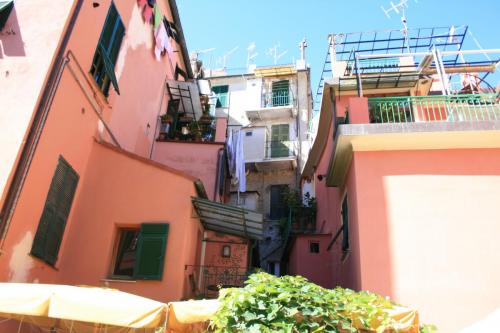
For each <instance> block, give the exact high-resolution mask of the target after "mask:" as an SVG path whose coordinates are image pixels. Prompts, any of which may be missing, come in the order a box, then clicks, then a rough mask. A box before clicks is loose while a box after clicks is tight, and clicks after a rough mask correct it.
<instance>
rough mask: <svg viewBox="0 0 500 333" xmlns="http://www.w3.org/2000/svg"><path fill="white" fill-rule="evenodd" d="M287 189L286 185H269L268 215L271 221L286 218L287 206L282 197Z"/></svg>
mask: <svg viewBox="0 0 500 333" xmlns="http://www.w3.org/2000/svg"><path fill="white" fill-rule="evenodd" d="M287 187H288V185H271V202H270V207H271V209H270V214H269V217H270V219H271V220H279V219H281V218H283V217H288V206H287V204H286V202H285V198H284V197H283V194H284V191H285V189H286V188H287Z"/></svg>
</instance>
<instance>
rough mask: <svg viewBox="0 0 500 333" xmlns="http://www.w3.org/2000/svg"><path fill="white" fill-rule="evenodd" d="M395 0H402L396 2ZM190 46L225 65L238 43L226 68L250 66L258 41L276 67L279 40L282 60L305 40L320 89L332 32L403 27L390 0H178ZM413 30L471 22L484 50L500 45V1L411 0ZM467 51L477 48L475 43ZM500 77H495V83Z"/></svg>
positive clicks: (264, 61) (265, 60) (295, 54)
mask: <svg viewBox="0 0 500 333" xmlns="http://www.w3.org/2000/svg"><path fill="white" fill-rule="evenodd" d="M393 2H395V3H397V2H398V0H393ZM177 4H178V7H179V12H180V15H181V21H182V25H183V29H184V33H185V36H186V41H187V45H188V49H189V51H190V52H192V51H194V50H203V49H209V48H215V50H214V51H213V52H211V53H206V54H202V55H200V58H202V59H203V60H204V62H205V64H208V63H209V62H210V59H212V63H213V64H214V63H215V65H217V66H212V67H221V62H220V61H219V62H218V60H219V59H220V58H221V57H222V56H223V55H224V54H225V53H226V52H228V51H230V50H232V49H233V48H235V47H238V49H237V50H236V51H235V52H234V53H233V54H232V55H230V56H229V57H228V58H227V62H226V66H227V67H228V68H243V67H245V66H246V60H247V47H248V45H249V44H250V43H252V42H254V43H255V44H256V49H255V52H257V53H258V56H257V57H256V58H255V59H254V62H255V63H256V64H257V65H272V64H273V59H272V57H270V56H268V55H266V51H267V50H268V49H269V48H271V47H273V46H274V45H276V44H277V43H279V44H280V48H279V51H281V52H284V51H285V50H287V53H286V54H285V55H284V56H283V57H282V58H281V59H280V63H291V62H292V60H293V59H297V58H299V57H300V53H299V48H298V44H299V42H300V41H301V39H302V38H303V37H306V38H307V42H308V48H307V51H306V54H307V55H306V56H307V62H308V63H309V65H310V67H311V74H312V89H313V92H315V91H316V87H317V84H318V80H319V77H320V74H321V70H322V67H323V62H324V59H325V55H326V51H327V47H328V43H327V36H328V34H330V33H340V32H355V31H367V30H378V29H400V28H401V21H400V18H399V17H398V16H397V15H392V16H391V18H390V19H389V18H387V17H386V16H385V14H384V13H383V12H382V10H381V8H380V7H381V6H384V7H389V6H390V5H389V4H390V1H389V0H351V1H336V0H308V1H307V0H177ZM408 5H409V8H408V10H407V19H408V23H409V27H410V28H420V27H433V26H450V25H468V26H469V29H470V30H471V31H472V33H473V35H474V36H475V37H476V38H477V40H478V41H479V43H480V44H481V46H482V47H483V48H500V22H499V21H500V1H498V0H475V1H465V0H455V1H451V0H418V3H416V2H415V0H408ZM468 39H469V40H470V41H471V43H470V44H468V45H465V46H464V49H471V48H475V45H474V43H472V40H471V39H470V36H469V37H468ZM498 77H499V76H498V75H495V76H494V80H493V82H490V83H492V84H494V85H495V86H496V85H497V84H498V80H499V79H498Z"/></svg>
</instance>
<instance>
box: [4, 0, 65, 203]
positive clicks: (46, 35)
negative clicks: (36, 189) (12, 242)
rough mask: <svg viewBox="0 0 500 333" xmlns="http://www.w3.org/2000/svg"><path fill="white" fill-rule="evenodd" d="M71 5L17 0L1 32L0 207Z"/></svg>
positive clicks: (59, 2) (48, 1) (56, 2)
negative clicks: (0, 127) (0, 154)
mask: <svg viewBox="0 0 500 333" xmlns="http://www.w3.org/2000/svg"><path fill="white" fill-rule="evenodd" d="M72 6H73V1H53V0H16V3H15V7H14V9H13V11H12V13H11V15H10V16H9V19H8V21H7V23H6V24H5V27H4V29H3V33H2V34H0V101H1V104H2V106H1V110H0V111H1V112H0V124H2V125H4V126H2V131H0V151H1V152H2V159H1V163H0V204H1V203H2V202H3V200H4V199H5V198H4V196H5V191H4V189H5V187H4V186H5V185H6V184H7V183H8V179H9V177H11V176H12V175H11V170H12V167H13V166H14V164H15V162H16V160H17V158H18V156H17V155H18V152H19V147H20V146H21V145H22V144H23V139H24V137H25V134H26V130H27V129H28V126H29V124H30V122H31V118H32V114H33V109H34V107H35V105H36V103H37V101H38V98H39V97H40V89H41V88H42V86H43V84H44V82H45V80H46V79H47V71H46V69H47V68H48V67H49V66H50V64H51V63H52V62H53V60H54V52H55V50H56V48H57V46H58V44H59V41H60V38H61V35H62V31H63V28H64V26H65V25H66V23H67V19H68V14H69V13H70V11H71V9H72ZM34 20H35V21H36V22H37V24H33V22H35V21H34ZM8 31H9V32H14V34H12V33H10V34H7V32H8ZM44 69H45V70H44Z"/></svg>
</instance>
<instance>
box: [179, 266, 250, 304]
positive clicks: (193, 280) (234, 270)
mask: <svg viewBox="0 0 500 333" xmlns="http://www.w3.org/2000/svg"><path fill="white" fill-rule="evenodd" d="M185 272H186V274H187V276H188V278H189V280H190V284H191V288H192V291H193V292H194V293H195V294H197V295H198V296H203V297H205V298H217V297H218V294H219V290H220V289H221V288H233V287H242V286H243V285H244V282H245V281H246V280H247V278H248V276H249V275H250V274H251V273H250V272H248V270H247V269H246V268H244V267H225V266H200V265H186V267H185Z"/></svg>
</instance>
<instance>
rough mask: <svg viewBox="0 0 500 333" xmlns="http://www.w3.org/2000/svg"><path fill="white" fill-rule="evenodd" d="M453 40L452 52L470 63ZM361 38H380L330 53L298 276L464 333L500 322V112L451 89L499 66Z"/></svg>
mask: <svg viewBox="0 0 500 333" xmlns="http://www.w3.org/2000/svg"><path fill="white" fill-rule="evenodd" d="M450 31H452V30H449V29H445V30H444V31H440V32H439V33H440V34H442V35H446V34H447V33H450ZM455 32H456V33H457V35H456V36H455V37H454V38H453V39H452V38H449V39H447V40H448V42H449V43H451V44H457V45H455V46H458V47H457V48H458V49H460V48H461V47H462V45H467V44H466V43H465V42H464V41H463V40H462V39H463V38H464V36H465V34H464V33H459V32H458V31H455ZM415 33H418V31H412V32H410V36H413V37H415V35H413V34H415ZM420 33H421V34H420V36H421V37H422V36H428V37H429V38H432V37H431V35H428V32H425V30H422V31H420ZM436 33H437V30H436ZM385 34H387V35H388V34H389V32H387V33H384V32H380V33H379V34H378V37H376V38H382V39H383V38H391V37H390V36H389V37H388V36H387V35H385ZM397 34H398V32H392V38H397V37H395V36H397ZM457 36H461V37H457ZM363 38H367V39H370V38H371V39H370V40H372V39H373V38H374V36H373V35H370V34H368V35H363V36H362V38H360V36H359V35H357V36H351V35H350V34H346V35H344V36H343V37H342V36H331V39H330V51H331V58H330V59H331V63H332V65H331V67H332V71H333V78H331V77H330V78H327V77H325V81H324V85H323V87H322V88H321V92H322V100H321V111H320V113H319V123H318V131H317V136H316V140H315V143H314V145H313V148H312V150H311V153H310V155H309V160H308V162H307V164H306V166H305V169H304V172H303V175H302V176H303V184H304V191H310V192H311V193H314V194H315V196H316V198H317V219H316V231H315V232H314V233H309V234H304V233H303V234H298V235H295V236H294V237H293V241H292V243H291V244H292V246H291V252H290V258H289V270H290V273H292V274H301V275H304V276H306V277H308V278H310V279H311V280H313V281H315V282H317V283H319V284H321V285H324V286H326V287H334V286H336V285H341V286H344V287H349V288H353V289H357V290H370V291H374V292H377V293H380V294H382V295H385V296H389V297H391V298H392V299H394V300H395V301H396V302H398V303H402V304H406V305H410V306H413V307H415V308H417V309H418V310H419V312H420V314H421V321H422V322H424V323H433V324H435V325H437V327H438V328H439V331H440V332H441V331H442V332H459V331H461V330H462V329H465V328H467V327H471V326H473V325H476V324H477V323H478V322H481V321H482V320H485V319H486V318H487V317H488V316H490V315H491V314H493V313H495V311H498V309H499V308H500V303H499V302H498V300H499V298H500V288H498V286H497V282H496V281H498V280H500V267H499V266H498V265H497V264H496V262H498V253H500V245H499V243H498V236H499V235H500V224H499V223H498V221H499V220H500V211H499V209H498V205H497V204H496V201H497V198H498V197H499V196H500V159H499V156H500V104H499V102H498V98H497V96H495V95H494V92H493V91H492V89H489V88H488V86H487V85H486V84H484V83H483V84H481V85H479V86H478V87H477V88H474V87H471V85H469V83H470V82H467V81H464V80H462V82H461V85H460V86H458V87H456V86H454V85H453V84H451V83H450V84H448V83H447V81H446V80H447V79H449V80H450V82H454V78H455V79H456V78H457V77H458V78H462V79H463V78H464V77H466V75H464V74H467V73H469V72H479V73H481V72H482V73H483V74H484V73H486V72H492V71H494V70H495V65H496V64H497V63H498V60H495V59H498V54H495V56H496V57H495V56H491V57H490V60H491V61H490V60H488V59H484V60H483V59H482V58H481V62H476V63H473V62H472V61H470V60H469V59H470V58H469V56H472V54H474V53H477V52H475V51H470V52H463V53H460V52H457V51H454V52H453V51H452V52H448V51H443V50H442V49H441V51H439V49H438V51H437V54H436V53H435V54H434V55H433V54H432V52H429V51H427V50H424V49H423V48H421V47H420V46H418V45H422V44H417V42H416V39H411V42H410V49H411V53H409V52H408V51H405V52H403V53H395V52H397V51H391V50H388V49H385V48H384V50H383V51H382V52H380V51H379V52H377V51H373V50H372V46H371V45H372V44H373V43H372V42H370V43H364V42H363V41H364V39H363ZM410 38H412V37H410ZM353 40H354V41H355V42H349V41H353ZM403 40H404V39H403ZM358 41H360V42H358ZM421 42H422V40H420V42H419V43H421ZM448 42H447V43H448ZM462 42H464V44H462ZM447 43H445V44H447ZM347 44H349V45H347ZM375 44H376V43H375ZM375 44H374V45H375ZM367 45H368V46H367ZM377 45H380V44H377ZM384 45H387V44H384ZM449 46H450V45H448V47H449ZM442 47H443V46H442ZM353 48H354V50H355V51H354V53H352V52H351V51H352V49H353ZM457 48H455V49H457ZM448 49H449V48H448ZM391 53H392V54H391ZM353 54H355V56H354V55H353ZM457 54H461V55H462V57H459V56H458V57H457ZM438 59H441V60H438ZM474 59H476V60H477V59H478V58H477V57H476V58H474ZM438 72H441V74H439V73H438ZM443 72H444V73H446V74H443ZM329 75H331V73H330V74H329ZM476 75H477V74H476ZM443 82H445V84H443Z"/></svg>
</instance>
